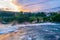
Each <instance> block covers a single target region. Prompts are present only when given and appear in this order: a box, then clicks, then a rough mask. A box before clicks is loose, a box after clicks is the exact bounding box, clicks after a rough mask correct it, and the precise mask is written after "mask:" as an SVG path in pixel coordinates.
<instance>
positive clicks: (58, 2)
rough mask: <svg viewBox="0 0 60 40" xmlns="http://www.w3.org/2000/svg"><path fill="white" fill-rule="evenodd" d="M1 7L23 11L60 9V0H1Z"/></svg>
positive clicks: (2, 8)
mask: <svg viewBox="0 0 60 40" xmlns="http://www.w3.org/2000/svg"><path fill="white" fill-rule="evenodd" d="M0 9H1V10H7V11H8V10H9V11H23V12H42V11H43V12H48V11H59V10H60V0H0Z"/></svg>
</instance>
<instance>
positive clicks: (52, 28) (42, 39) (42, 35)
mask: <svg viewBox="0 0 60 40" xmlns="http://www.w3.org/2000/svg"><path fill="white" fill-rule="evenodd" d="M21 29H23V30H24V32H25V34H24V35H22V36H21V40H60V24H56V23H40V24H33V25H32V24H31V25H28V26H25V25H24V26H20V27H16V26H12V27H11V26H10V27H7V28H0V34H7V33H11V32H16V31H17V30H21Z"/></svg>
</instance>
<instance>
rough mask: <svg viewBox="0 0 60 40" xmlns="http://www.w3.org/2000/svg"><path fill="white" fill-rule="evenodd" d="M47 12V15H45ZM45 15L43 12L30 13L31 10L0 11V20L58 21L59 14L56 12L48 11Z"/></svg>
mask: <svg viewBox="0 0 60 40" xmlns="http://www.w3.org/2000/svg"><path fill="white" fill-rule="evenodd" d="M48 14H49V16H47V15H48ZM48 14H47V15H46V13H45V12H38V13H31V12H9V11H0V22H2V21H5V22H8V23H10V22H13V21H16V22H18V23H23V22H31V23H32V22H33V21H37V22H38V23H39V22H41V21H42V22H60V14H58V13H57V12H50V13H48Z"/></svg>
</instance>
